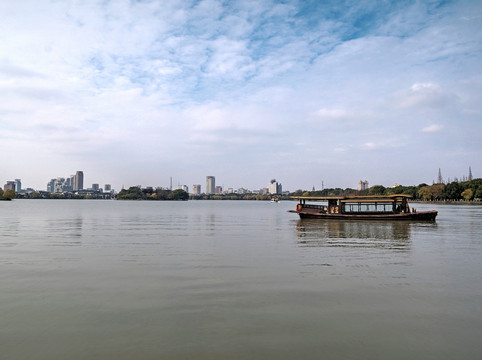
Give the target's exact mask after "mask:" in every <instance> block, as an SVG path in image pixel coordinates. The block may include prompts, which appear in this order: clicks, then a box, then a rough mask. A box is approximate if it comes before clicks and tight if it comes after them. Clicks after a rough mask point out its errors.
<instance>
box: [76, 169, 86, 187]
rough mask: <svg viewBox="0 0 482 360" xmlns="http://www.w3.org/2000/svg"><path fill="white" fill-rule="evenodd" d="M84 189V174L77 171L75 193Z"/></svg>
mask: <svg viewBox="0 0 482 360" xmlns="http://www.w3.org/2000/svg"><path fill="white" fill-rule="evenodd" d="M83 188H84V172H83V171H77V172H76V173H75V177H74V191H77V190H82V189H83Z"/></svg>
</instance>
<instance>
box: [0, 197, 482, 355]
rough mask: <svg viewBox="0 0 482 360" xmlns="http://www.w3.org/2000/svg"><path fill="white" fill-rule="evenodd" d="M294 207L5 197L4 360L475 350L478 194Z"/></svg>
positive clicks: (480, 319) (479, 294) (1, 217)
mask: <svg viewBox="0 0 482 360" xmlns="http://www.w3.org/2000/svg"><path fill="white" fill-rule="evenodd" d="M295 205H296V204H295V203H294V202H281V203H278V204H276V203H269V202H257V201H189V202H121V201H88V200H85V201H68V200H59V201H55V200H15V201H12V202H0V353H1V356H0V358H1V359H12V360H21V359H116V360H119V359H479V358H482V341H481V340H480V339H481V338H482V236H481V234H482V207H480V206H473V207H471V206H449V205H446V206H443V205H434V206H432V207H431V208H435V209H437V210H438V211H439V217H438V218H437V222H436V223H399V222H338V221H323V220H321V221H320V220H308V221H306V220H304V221H300V220H299V219H298V218H297V216H296V215H295V214H290V213H287V210H288V209H291V208H294V207H295ZM424 207H426V206H424V205H419V204H417V208H418V209H420V210H422V209H423V208H424Z"/></svg>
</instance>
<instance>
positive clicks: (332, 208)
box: [289, 194, 438, 221]
mask: <svg viewBox="0 0 482 360" xmlns="http://www.w3.org/2000/svg"><path fill="white" fill-rule="evenodd" d="M292 198H295V199H299V203H298V205H296V210H289V212H291V213H295V214H298V215H299V216H300V218H312V219H339V220H343V219H346V220H428V221H434V220H435V218H436V217H437V214H438V212H437V211H435V210H430V211H417V210H416V209H415V208H413V209H410V206H409V205H408V199H409V198H411V196H410V195H405V194H397V195H388V196H376V195H375V196H325V197H309V196H301V197H292ZM310 200H311V201H327V202H328V204H327V205H317V204H307V203H306V201H310Z"/></svg>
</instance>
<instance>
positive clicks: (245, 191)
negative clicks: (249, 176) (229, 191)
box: [238, 188, 248, 195]
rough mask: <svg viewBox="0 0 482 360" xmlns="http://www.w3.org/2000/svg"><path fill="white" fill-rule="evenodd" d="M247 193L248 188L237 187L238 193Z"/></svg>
mask: <svg viewBox="0 0 482 360" xmlns="http://www.w3.org/2000/svg"><path fill="white" fill-rule="evenodd" d="M247 193H248V190H247V189H245V188H239V189H238V194H241V195H243V194H247Z"/></svg>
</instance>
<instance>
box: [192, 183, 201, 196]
mask: <svg viewBox="0 0 482 360" xmlns="http://www.w3.org/2000/svg"><path fill="white" fill-rule="evenodd" d="M192 194H193V195H201V185H193V186H192Z"/></svg>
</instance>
